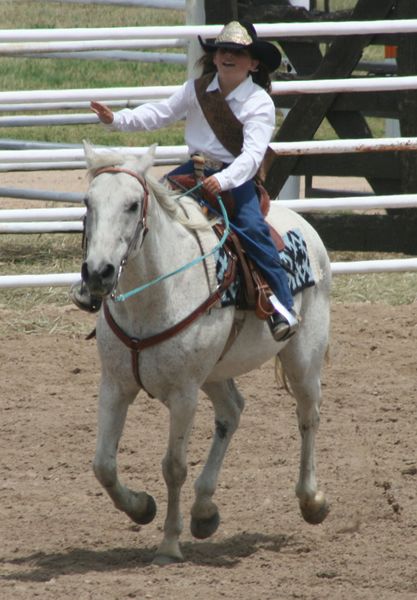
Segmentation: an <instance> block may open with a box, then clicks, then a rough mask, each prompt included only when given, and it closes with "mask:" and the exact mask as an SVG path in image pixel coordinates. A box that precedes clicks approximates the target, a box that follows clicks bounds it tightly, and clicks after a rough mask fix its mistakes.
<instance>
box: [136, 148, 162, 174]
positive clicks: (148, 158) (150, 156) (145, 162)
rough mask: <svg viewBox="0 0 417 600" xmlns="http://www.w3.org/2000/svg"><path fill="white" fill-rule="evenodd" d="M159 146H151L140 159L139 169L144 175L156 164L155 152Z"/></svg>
mask: <svg viewBox="0 0 417 600" xmlns="http://www.w3.org/2000/svg"><path fill="white" fill-rule="evenodd" d="M157 145H158V144H152V146H149V148H148V151H147V153H146V154H144V155H143V156H142V157H141V158H140V161H139V168H140V170H141V172H142V173H143V174H144V175H145V174H146V172H147V170H148V169H149V168H150V167H152V165H153V164H154V162H155V151H156V147H157Z"/></svg>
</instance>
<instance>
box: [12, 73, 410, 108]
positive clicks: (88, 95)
mask: <svg viewBox="0 0 417 600" xmlns="http://www.w3.org/2000/svg"><path fill="white" fill-rule="evenodd" d="M179 88H180V86H178V85H168V86H145V87H140V88H139V87H123V88H110V89H109V88H91V89H68V90H24V91H23V90H15V91H7V92H0V105H2V104H8V105H11V106H13V105H14V104H22V103H31V104H38V103H39V104H41V103H45V102H49V103H51V102H89V101H91V100H98V101H102V102H109V103H110V102H111V101H113V100H117V101H125V102H130V103H134V102H137V101H144V100H161V99H164V98H168V97H169V96H171V95H172V94H174V93H175V92H176V91H178V89H179ZM415 89H417V76H416V75H405V76H401V77H367V78H363V79H361V78H357V79H317V80H312V81H275V82H273V83H272V90H271V92H272V94H273V95H277V96H279V95H292V94H319V93H320V94H333V93H342V92H383V91H386V92H389V91H394V90H415ZM34 110H35V108H34Z"/></svg>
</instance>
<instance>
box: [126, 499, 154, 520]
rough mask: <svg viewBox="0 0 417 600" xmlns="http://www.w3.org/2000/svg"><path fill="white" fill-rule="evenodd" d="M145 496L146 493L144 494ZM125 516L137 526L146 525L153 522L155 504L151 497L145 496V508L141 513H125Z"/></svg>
mask: <svg viewBox="0 0 417 600" xmlns="http://www.w3.org/2000/svg"><path fill="white" fill-rule="evenodd" d="M144 493H145V494H146V492H144ZM126 514H127V516H128V517H130V518H131V519H132V521H134V522H135V523H138V525H147V524H148V523H150V522H151V521H153V520H154V518H155V515H156V502H155V500H154V499H153V497H152V496H150V495H149V494H146V507H145V510H142V511H141V512H133V511H131V512H126Z"/></svg>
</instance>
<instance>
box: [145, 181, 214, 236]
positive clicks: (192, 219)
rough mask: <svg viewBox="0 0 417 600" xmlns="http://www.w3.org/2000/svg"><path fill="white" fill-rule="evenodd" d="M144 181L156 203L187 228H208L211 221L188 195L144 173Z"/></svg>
mask: <svg viewBox="0 0 417 600" xmlns="http://www.w3.org/2000/svg"><path fill="white" fill-rule="evenodd" d="M146 181H147V183H148V187H149V190H150V192H151V193H152V195H153V197H154V198H155V199H156V200H157V202H158V204H159V205H160V206H161V207H162V208H163V209H164V210H165V212H167V213H168V214H169V215H170V216H171V218H173V219H175V220H176V221H178V222H179V223H181V224H182V225H184V226H185V227H187V229H208V228H210V227H211V225H212V223H211V222H210V221H209V220H208V219H207V218H206V216H205V215H204V213H203V211H202V210H201V208H200V206H199V205H198V204H197V202H196V201H195V200H193V198H191V197H190V196H184V195H182V194H178V193H176V192H174V191H172V190H171V189H170V188H169V187H168V185H167V184H164V183H160V182H159V181H157V180H156V179H155V178H154V177H152V175H146Z"/></svg>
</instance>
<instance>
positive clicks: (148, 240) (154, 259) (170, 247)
mask: <svg viewBox="0 0 417 600" xmlns="http://www.w3.org/2000/svg"><path fill="white" fill-rule="evenodd" d="M199 254H200V250H199V246H198V242H197V240H196V237H195V234H193V233H192V232H191V231H189V230H188V229H186V228H185V227H184V226H183V225H181V224H180V223H178V222H177V221H175V220H172V219H171V218H170V217H169V216H168V214H167V213H166V212H165V210H164V209H163V208H162V207H161V206H160V205H159V204H158V202H157V201H156V200H154V199H152V200H151V202H150V204H149V213H148V233H147V235H146V237H145V239H144V242H143V245H142V247H141V248H140V249H139V250H138V251H137V252H136V253H135V255H134V256H132V257H131V258H130V259H129V260H128V262H127V264H126V267H125V269H124V271H123V274H122V277H121V279H120V283H119V288H118V291H119V292H121V293H126V292H128V291H130V290H132V289H136V288H137V287H139V286H143V285H145V284H147V283H148V282H150V281H153V280H154V279H156V278H158V277H162V276H164V275H166V274H168V273H171V272H172V271H175V270H177V269H181V267H183V266H184V265H187V264H188V263H189V262H190V261H192V260H193V259H195V258H196V257H197V256H198V255H199ZM207 294H208V287H207V281H206V279H205V273H204V268H203V266H202V265H199V266H194V267H192V268H190V269H185V270H183V271H181V272H180V273H178V274H176V275H173V276H172V277H168V278H167V279H164V280H162V281H160V282H159V283H156V284H155V285H152V286H150V287H148V288H146V289H145V290H144V291H142V292H140V293H138V294H137V295H135V296H134V297H132V298H131V299H129V300H127V301H126V302H122V303H118V304H121V305H124V306H119V311H120V316H121V318H122V319H123V320H124V321H125V323H126V326H127V327H128V328H129V330H130V331H132V328H134V329H136V328H137V327H139V330H140V331H137V329H136V331H135V333H137V334H138V335H139V334H140V335H142V336H143V335H144V334H145V335H146V334H147V331H148V332H149V331H150V332H154V331H155V330H159V329H160V328H161V325H164V326H166V327H167V326H169V325H172V324H173V323H175V322H177V321H178V320H180V319H181V318H183V317H184V316H186V315H187V314H188V313H190V312H191V311H192V310H193V309H194V308H195V307H196V306H198V304H199V303H200V302H202V301H203V300H204V299H205V298H206V297H207Z"/></svg>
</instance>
